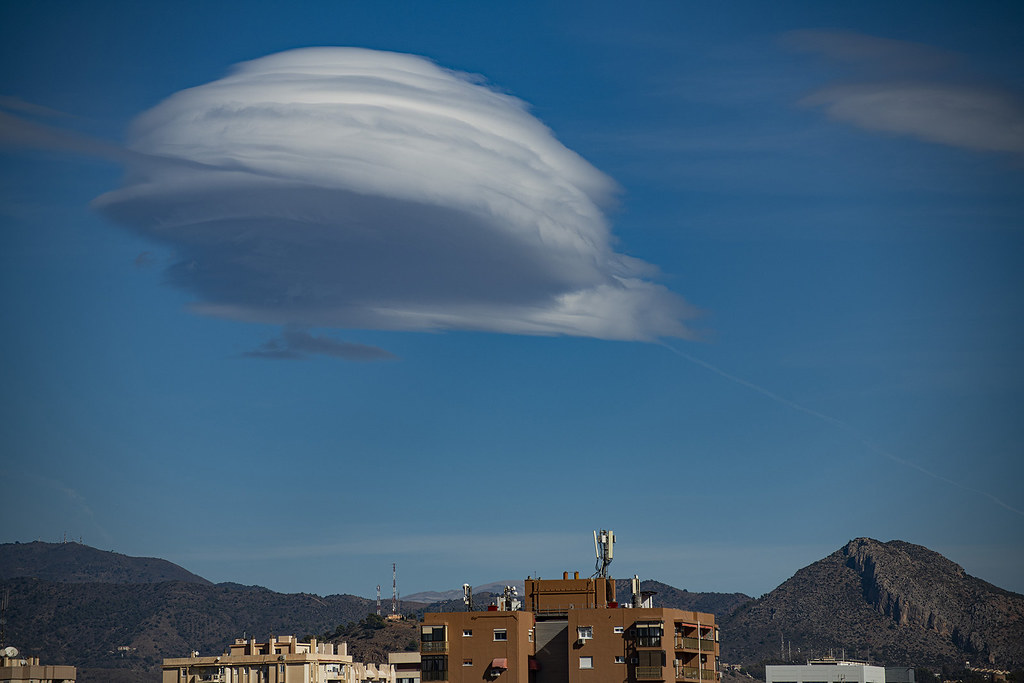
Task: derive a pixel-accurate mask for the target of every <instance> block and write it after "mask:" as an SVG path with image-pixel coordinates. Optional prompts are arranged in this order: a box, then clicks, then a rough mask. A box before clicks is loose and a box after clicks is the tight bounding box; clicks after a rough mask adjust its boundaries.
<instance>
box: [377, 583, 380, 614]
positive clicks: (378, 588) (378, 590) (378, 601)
mask: <svg viewBox="0 0 1024 683" xmlns="http://www.w3.org/2000/svg"><path fill="white" fill-rule="evenodd" d="M377 616H378V617H379V616H380V584H379V583H378V584H377Z"/></svg>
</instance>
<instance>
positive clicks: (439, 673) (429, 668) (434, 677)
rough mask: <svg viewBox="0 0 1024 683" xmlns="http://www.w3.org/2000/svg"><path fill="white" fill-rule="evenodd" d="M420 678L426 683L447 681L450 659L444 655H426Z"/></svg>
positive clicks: (422, 663)
mask: <svg viewBox="0 0 1024 683" xmlns="http://www.w3.org/2000/svg"><path fill="white" fill-rule="evenodd" d="M421 672H422V673H421V674H420V678H421V680H424V681H447V680H448V658H447V657H445V656H444V655H441V656H438V655H424V656H423V660H422V662H421Z"/></svg>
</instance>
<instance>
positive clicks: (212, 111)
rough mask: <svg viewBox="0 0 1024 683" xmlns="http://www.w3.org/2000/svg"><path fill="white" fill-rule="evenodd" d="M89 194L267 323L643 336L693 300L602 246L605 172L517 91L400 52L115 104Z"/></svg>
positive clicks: (265, 72)
mask: <svg viewBox="0 0 1024 683" xmlns="http://www.w3.org/2000/svg"><path fill="white" fill-rule="evenodd" d="M129 148H130V149H131V150H132V152H133V153H134V154H133V155H131V156H130V157H129V159H130V161H128V167H129V173H128V176H127V180H126V182H125V185H124V186H123V187H122V188H120V189H118V190H115V191H113V192H110V193H108V194H106V195H104V196H102V197H100V198H98V199H97V200H96V202H95V206H96V207H97V208H99V209H100V210H101V211H103V212H104V213H105V214H106V215H108V216H110V217H112V218H113V219H115V220H117V221H119V222H121V223H123V224H125V225H127V226H129V227H130V228H132V229H134V230H137V231H139V232H141V233H143V234H145V235H147V236H149V237H151V238H153V239H156V240H158V241H160V242H163V243H165V244H167V245H169V246H171V247H173V248H174V250H175V251H176V253H177V254H178V255H179V261H178V263H177V264H175V265H174V266H172V267H171V268H170V269H169V270H168V278H169V281H170V282H171V283H172V284H174V285H177V286H179V287H182V288H185V289H188V290H189V291H191V292H193V293H194V294H195V295H196V297H197V302H196V305H195V308H196V310H198V311H201V312H204V313H208V314H212V315H219V316H225V317H230V318H236V319H242V320H251V321H260V322H272V323H279V324H283V325H297V326H306V327H308V326H324V327H339V328H372V329H395V330H433V329H471V330H485V331H494V332H505V333H515V334H544V335H557V334H565V335H579V336H588V337H598V338H605V339H624V340H653V339H656V338H659V337H689V336H691V334H690V331H689V330H688V329H687V328H686V326H685V325H684V320H685V319H686V318H688V317H690V316H691V315H693V313H694V311H693V309H692V308H691V307H690V306H689V305H688V304H687V303H686V302H685V301H683V300H682V299H681V298H680V297H678V296H677V295H675V294H673V293H672V292H670V291H669V290H668V289H667V288H665V287H663V286H662V285H660V284H656V283H653V282H651V281H649V280H648V279H646V278H648V277H650V275H651V274H652V273H653V272H655V269H653V268H652V267H651V266H650V265H649V264H646V263H643V262H641V261H638V260H636V259H632V258H629V257H626V256H623V255H621V254H617V253H616V252H615V251H614V249H613V248H612V239H613V238H612V235H611V232H610V229H609V226H608V223H607V220H606V218H605V216H604V214H603V213H602V207H603V206H606V205H607V204H608V203H609V201H610V200H611V199H612V198H613V195H614V192H615V189H616V188H615V185H614V183H613V182H612V181H611V180H609V179H608V178H607V177H606V176H604V175H603V174H601V173H600V172H599V171H597V170H596V169H595V168H593V167H592V166H591V165H590V164H588V163H587V162H586V161H584V160H583V159H582V158H580V157H579V156H578V155H577V154H575V153H574V152H572V151H570V150H568V149H566V148H565V147H564V146H563V145H561V144H560V143H559V142H558V141H557V140H556V139H555V137H554V136H553V135H552V133H551V131H550V130H549V129H547V128H546V127H545V126H544V125H543V124H541V123H540V122H539V121H538V120H537V119H535V118H534V117H533V116H531V115H530V114H529V113H528V112H527V110H526V106H525V105H524V103H522V102H521V101H520V100H517V99H515V98H513V97H510V96H508V95H505V94H502V93H499V92H495V91H494V90H492V89H489V88H487V87H485V86H484V85H482V84H481V83H480V82H479V79H477V78H474V77H471V76H468V75H466V74H461V73H456V72H452V71H448V70H445V69H442V68H440V67H438V66H436V65H435V64H433V63H432V62H430V61H428V60H426V59H423V58H420V57H416V56H411V55H402V54H395V53H386V52H377V51H372V50H364V49H355V48H313V49H304V50H295V51H291V52H285V53H281V54H277V55H271V56H269V57H265V58H262V59H258V60H255V61H252V62H247V63H244V64H241V65H239V66H238V67H236V68H235V69H234V71H233V72H232V73H231V74H229V75H228V76H227V77H225V78H223V79H221V80H218V81H215V82H213V83H208V84H206V85H202V86H199V87H196V88H191V89H189V90H185V91H182V92H179V93H177V94H175V95H173V96H172V97H170V98H168V99H167V100H165V101H164V102H162V103H161V104H159V105H158V106H156V107H155V108H153V109H152V110H150V111H148V112H146V113H144V114H143V115H141V116H140V117H139V118H138V119H137V120H136V121H135V123H134V125H133V127H132V131H131V135H130V139H129Z"/></svg>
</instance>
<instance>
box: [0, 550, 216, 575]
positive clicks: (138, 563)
mask: <svg viewBox="0 0 1024 683" xmlns="http://www.w3.org/2000/svg"><path fill="white" fill-rule="evenodd" d="M18 577H34V578H37V579H43V580H45V581H59V582H61V583H158V582H160V581H187V582H189V583H202V584H206V585H211V584H210V582H209V581H207V580H206V579H204V578H203V577H201V576H197V575H195V574H193V573H192V572H190V571H188V570H186V569H184V568H182V567H179V566H178V565H176V564H174V563H173V562H168V561H167V560H161V559H158V558H155V557H129V556H128V555H121V554H120V553H114V552H107V551H105V550H99V549H97V548H92V547H90V546H87V545H82V544H81V543H74V542H69V543H43V542H41V541H34V542H32V543H2V544H0V580H2V579H14V578H18Z"/></svg>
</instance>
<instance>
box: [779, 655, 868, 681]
mask: <svg viewBox="0 0 1024 683" xmlns="http://www.w3.org/2000/svg"><path fill="white" fill-rule="evenodd" d="M764 677H765V681H766V683H885V667H882V666H871V665H869V664H868V663H867V662H858V661H852V660H847V659H833V658H831V657H826V658H823V659H814V660H811V661H809V662H807V664H784V665H778V666H775V665H770V666H766V667H765V668H764Z"/></svg>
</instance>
